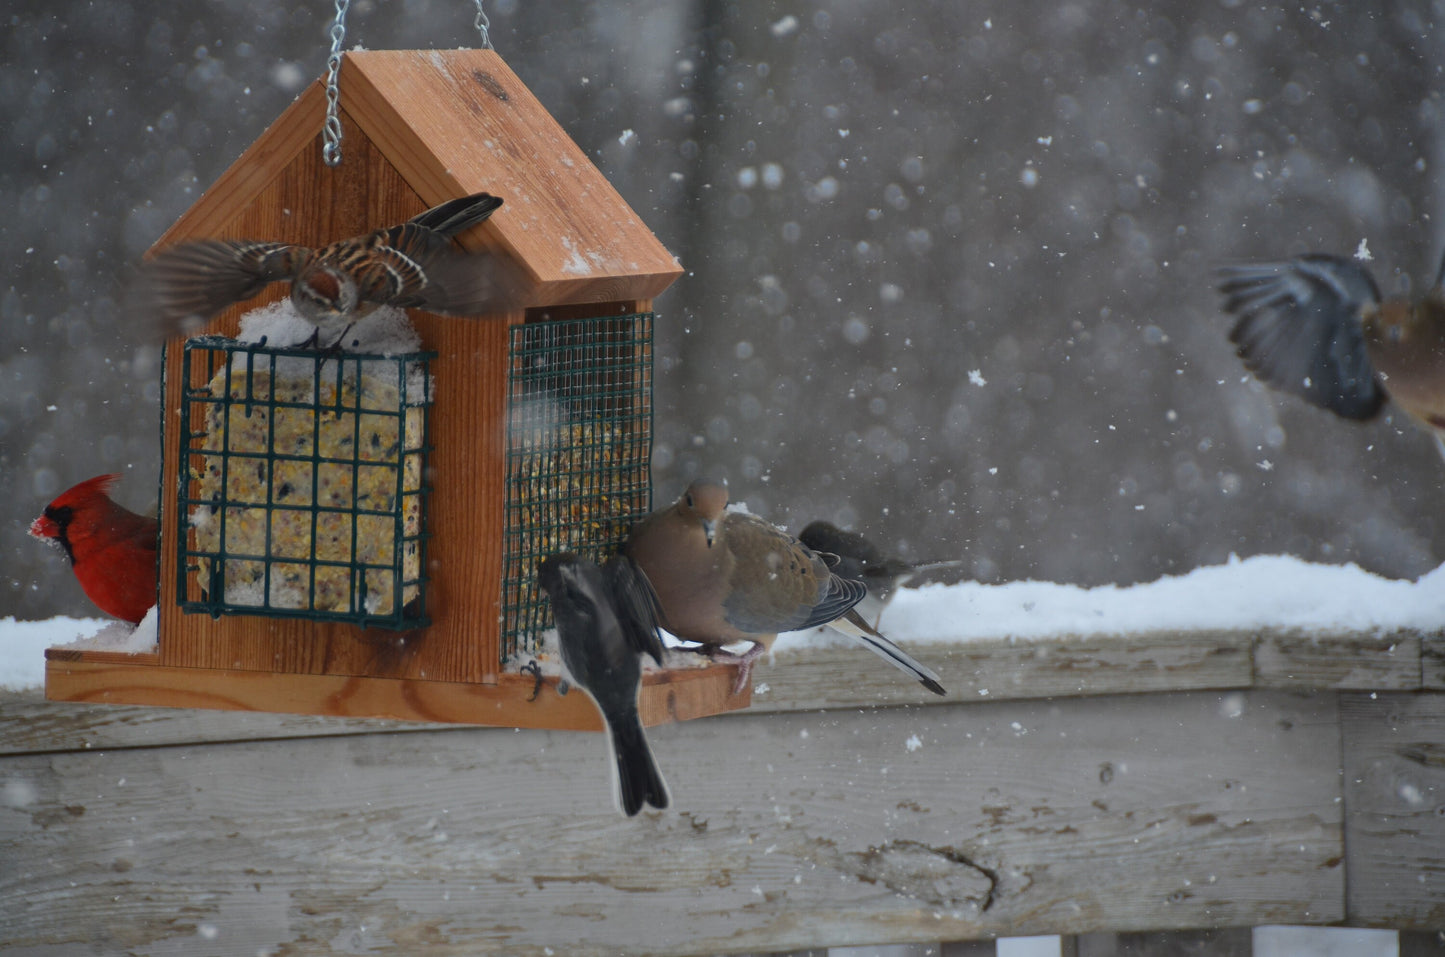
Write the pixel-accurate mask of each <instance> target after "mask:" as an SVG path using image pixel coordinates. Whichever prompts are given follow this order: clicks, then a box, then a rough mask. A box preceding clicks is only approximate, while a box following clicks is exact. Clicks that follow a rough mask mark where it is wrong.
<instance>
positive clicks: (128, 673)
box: [45, 656, 751, 731]
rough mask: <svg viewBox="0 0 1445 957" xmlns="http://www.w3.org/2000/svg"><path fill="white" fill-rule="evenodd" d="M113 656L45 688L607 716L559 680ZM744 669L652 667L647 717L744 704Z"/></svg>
mask: <svg viewBox="0 0 1445 957" xmlns="http://www.w3.org/2000/svg"><path fill="white" fill-rule="evenodd" d="M116 659H117V656H108V657H107V659H106V660H105V661H101V662H88V661H84V660H82V661H74V660H54V659H52V660H51V661H48V662H47V663H46V680H45V687H46V694H47V695H48V696H49V697H50V698H52V699H54V700H56V701H73V702H77V703H83V704H107V705H117V704H129V705H159V706H162V707H171V708H188V709H189V708H207V709H218V710H223V711H268V712H275V713H283V714H316V715H326V716H330V717H363V718H390V719H394V720H398V721H423V722H438V721H440V722H452V723H460V724H485V725H493V726H498V727H525V728H553V729H561V730H574V731H598V730H600V729H601V727H602V725H601V720H600V719H599V718H598V716H597V709H596V708H595V707H594V706H593V705H592V702H591V700H590V699H589V698H588V697H587V696H586V695H585V694H583V693H581V692H578V693H576V694H567V695H560V694H558V693H557V690H556V689H557V681H556V679H555V678H553V679H546V680H543V681H541V683H540V684H539V683H538V682H537V681H536V680H535V679H534V678H532V677H531V676H530V675H521V674H515V673H513V674H505V675H501V676H499V677H498V679H497V680H496V681H492V682H487V683H482V682H455V681H454V682H447V681H424V680H415V679H407V678H389V677H388V678H369V677H364V676H357V675H311V674H283V673H271V672H263V671H226V670H220V669H209V668H169V667H166V666H163V665H155V664H144V663H130V662H125V661H122V660H116ZM736 677H737V668H736V666H734V665H711V666H708V667H706V668H682V669H677V670H672V671H649V672H647V673H646V674H645V675H644V677H643V682H642V690H641V692H640V694H639V697H638V709H639V711H640V712H641V714H642V720H643V723H644V724H658V723H661V722H666V721H688V720H691V719H693V718H698V717H702V716H704V715H708V714H716V713H717V712H719V711H729V710H734V709H739V708H746V707H747V705H748V702H749V701H750V700H751V695H750V691H749V689H746V688H745V689H743V691H742V692H741V693H739V694H733V693H732V686H733V684H734V682H735V681H736Z"/></svg>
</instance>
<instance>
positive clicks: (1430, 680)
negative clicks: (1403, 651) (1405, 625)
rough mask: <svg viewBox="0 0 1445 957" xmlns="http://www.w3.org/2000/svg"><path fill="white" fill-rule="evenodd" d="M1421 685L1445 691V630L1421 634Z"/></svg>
mask: <svg viewBox="0 0 1445 957" xmlns="http://www.w3.org/2000/svg"><path fill="white" fill-rule="evenodd" d="M1420 687H1422V688H1428V689H1430V690H1431V691H1445V631H1435V632H1428V633H1426V634H1424V635H1421V636H1420Z"/></svg>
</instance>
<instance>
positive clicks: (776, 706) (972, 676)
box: [753, 622, 1252, 711]
mask: <svg viewBox="0 0 1445 957" xmlns="http://www.w3.org/2000/svg"><path fill="white" fill-rule="evenodd" d="M885 632H886V622H885ZM904 644H905V645H906V646H907V647H906V650H907V651H908V652H909V654H912V655H913V656H915V657H916V658H918V659H919V660H920V661H922V662H923V663H925V664H927V665H929V666H931V667H932V668H933V669H934V670H936V671H937V672H938V673H939V675H940V676H941V678H942V682H943V686H944V687H945V688H946V689H948V700H953V701H987V700H1001V699H1010V698H1052V697H1072V696H1077V695H1098V694H1128V693H1141V692H1147V691H1165V690H1174V691H1185V690H1191V689H1201V688H1247V687H1249V686H1250V684H1251V680H1252V676H1251V670H1250V636H1249V635H1247V634H1244V633H1241V632H1214V631H1200V632H1156V633H1151V634H1147V635H1128V636H1121V635H1091V636H1062V637H1059V638H1051V639H1047V640H1041V639H1029V640H1027V641H1016V642H1015V641H1007V640H993V641H970V642H956V643H942V642H940V643H926V642H917V643H912V642H905V643H904ZM753 676H754V677H753V681H754V688H755V691H756V698H755V700H754V702H753V708H754V710H770V711H771V710H797V709H801V708H824V707H843V706H849V705H863V706H867V705H879V704H928V703H933V702H937V701H938V700H939V699H938V697H937V696H935V695H933V694H932V693H930V692H928V691H926V690H924V689H923V688H922V687H921V686H920V685H919V684H918V683H917V682H915V681H911V680H909V679H908V677H907V676H906V675H903V674H901V673H900V672H899V671H898V670H897V669H896V668H893V667H891V666H890V665H889V664H888V663H887V662H885V661H883V660H882V659H881V658H879V657H878V656H877V655H874V654H873V653H871V652H869V651H868V650H867V649H865V648H864V647H863V646H862V645H861V644H860V643H858V642H854V641H851V640H849V639H846V638H842V637H837V638H836V639H834V640H831V641H830V642H829V643H828V644H827V645H825V646H817V647H810V648H803V649H796V650H780V651H777V652H775V653H773V654H772V655H768V656H764V657H763V658H762V659H760V660H759V662H758V664H757V666H756V668H755V669H754V671H753Z"/></svg>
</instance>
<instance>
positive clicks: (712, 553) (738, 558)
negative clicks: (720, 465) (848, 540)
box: [623, 482, 944, 694]
mask: <svg viewBox="0 0 1445 957" xmlns="http://www.w3.org/2000/svg"><path fill="white" fill-rule="evenodd" d="M727 504H728V491H727V488H726V487H725V486H722V485H717V484H714V483H711V482H694V483H693V484H691V485H689V486H688V488H687V491H685V492H684V493H683V494H682V497H681V498H679V499H678V500H677V502H675V503H674V504H672V505H670V506H668V507H667V508H664V509H660V510H658V511H655V512H653V513H652V514H650V515H648V516H647V517H646V518H644V519H642V521H640V522H638V523H637V525H636V526H634V527H633V529H632V534H631V536H630V537H629V538H628V541H627V544H626V545H624V546H623V550H624V552H625V553H626V554H627V555H629V556H631V557H632V558H633V559H634V560H635V561H636V562H637V565H638V567H639V568H641V569H642V571H643V572H645V573H646V575H647V577H648V579H649V580H650V581H651V582H652V585H653V587H654V588H655V589H656V590H657V597H658V601H659V603H660V604H661V607H662V625H663V627H664V628H666V629H667V630H668V631H670V632H672V633H673V634H674V635H676V636H677V637H679V638H681V639H683V640H685V641H695V642H698V643H700V644H702V645H703V646H704V647H705V648H706V649H707V650H708V653H710V654H712V655H713V656H714V657H724V656H725V657H726V660H731V661H736V662H737V663H738V665H739V669H738V678H737V683H736V686H735V690H741V689H742V688H743V687H745V686H746V684H747V680H748V675H749V673H750V672H751V670H752V665H753V662H754V661H756V660H757V658H758V657H759V656H760V655H761V654H762V653H763V652H764V651H766V650H767V649H768V648H769V647H771V646H772V643H773V639H774V638H776V637H777V635H778V632H781V631H800V630H803V629H806V628H813V627H816V626H818V625H831V626H833V627H834V628H836V629H837V630H839V631H841V632H843V633H844V634H846V635H849V636H851V637H853V638H857V639H858V640H859V641H862V642H863V643H864V644H865V645H867V646H868V647H869V648H870V649H872V650H873V651H874V652H875V653H877V654H878V655H880V656H882V657H884V658H886V659H887V660H888V661H889V662H891V663H892V664H893V665H895V666H896V667H898V668H899V669H901V670H903V671H906V672H908V673H909V674H911V675H913V676H914V677H915V678H917V679H918V680H919V681H920V682H922V684H923V686H924V687H925V688H927V689H928V690H929V691H932V692H933V693H934V694H943V693H944V690H943V686H942V685H940V684H939V683H938V675H936V674H935V673H934V672H933V671H932V670H931V669H929V668H928V667H926V666H925V665H922V664H920V663H919V662H917V661H915V660H914V659H913V658H911V657H910V656H909V655H908V654H907V653H906V652H904V651H903V649H901V648H899V647H898V646H897V645H895V644H894V643H893V642H891V641H889V640H888V639H887V638H885V637H883V636H882V635H880V634H879V633H878V632H877V631H876V630H874V629H873V628H872V627H870V626H869V625H868V623H867V622H865V621H864V620H863V619H862V618H861V617H859V615H858V614H857V612H855V611H853V610H852V609H853V606H854V605H856V604H857V603H858V602H859V601H860V600H861V599H862V598H863V596H864V595H865V594H866V593H867V589H866V587H865V586H864V585H863V584H862V583H861V582H856V581H849V580H847V579H845V578H840V577H839V576H838V575H835V574H834V573H833V571H832V569H831V568H829V566H828V562H827V561H826V560H825V559H824V558H823V556H821V555H819V554H818V553H817V552H815V551H813V550H812V549H811V548H808V547H807V546H806V545H804V544H803V543H802V542H800V541H798V540H797V539H796V538H794V537H793V536H791V535H789V534H788V533H787V532H785V531H783V530H782V529H781V528H778V527H777V526H775V525H771V524H769V523H768V522H765V521H763V520H762V519H760V518H757V517H755V516H752V515H748V514H747V513H745V512H737V511H731V512H730V511H728V510H727ZM739 641H748V642H752V647H751V648H750V649H748V651H747V652H746V653H745V654H743V655H740V656H739V655H730V654H727V653H726V652H723V651H722V650H721V648H720V646H722V645H726V644H731V643H733V642H739Z"/></svg>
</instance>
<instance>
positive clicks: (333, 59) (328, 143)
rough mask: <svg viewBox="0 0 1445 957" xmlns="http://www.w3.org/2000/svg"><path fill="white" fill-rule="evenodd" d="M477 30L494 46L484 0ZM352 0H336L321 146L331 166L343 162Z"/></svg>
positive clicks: (479, 6) (486, 47)
mask: <svg viewBox="0 0 1445 957" xmlns="http://www.w3.org/2000/svg"><path fill="white" fill-rule="evenodd" d="M476 4H477V18H476V21H475V22H476V27H477V33H479V34H480V35H481V38H482V49H484V50H490V49H492V21H491V20H489V19H487V12H486V11H485V10H483V9H482V0H476ZM350 7H351V0H336V22H335V23H333V24H332V25H331V55H330V56H328V57H327V58H326V123H325V125H324V126H323V127H322V130H321V132H322V137H323V139H324V140H325V145H323V146H322V147H321V159H322V161H323V162H324V163H326V165H327V166H339V165H341V115H340V100H341V44H342V43H343V42H345V40H346V11H347V10H348V9H349V8H350Z"/></svg>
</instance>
